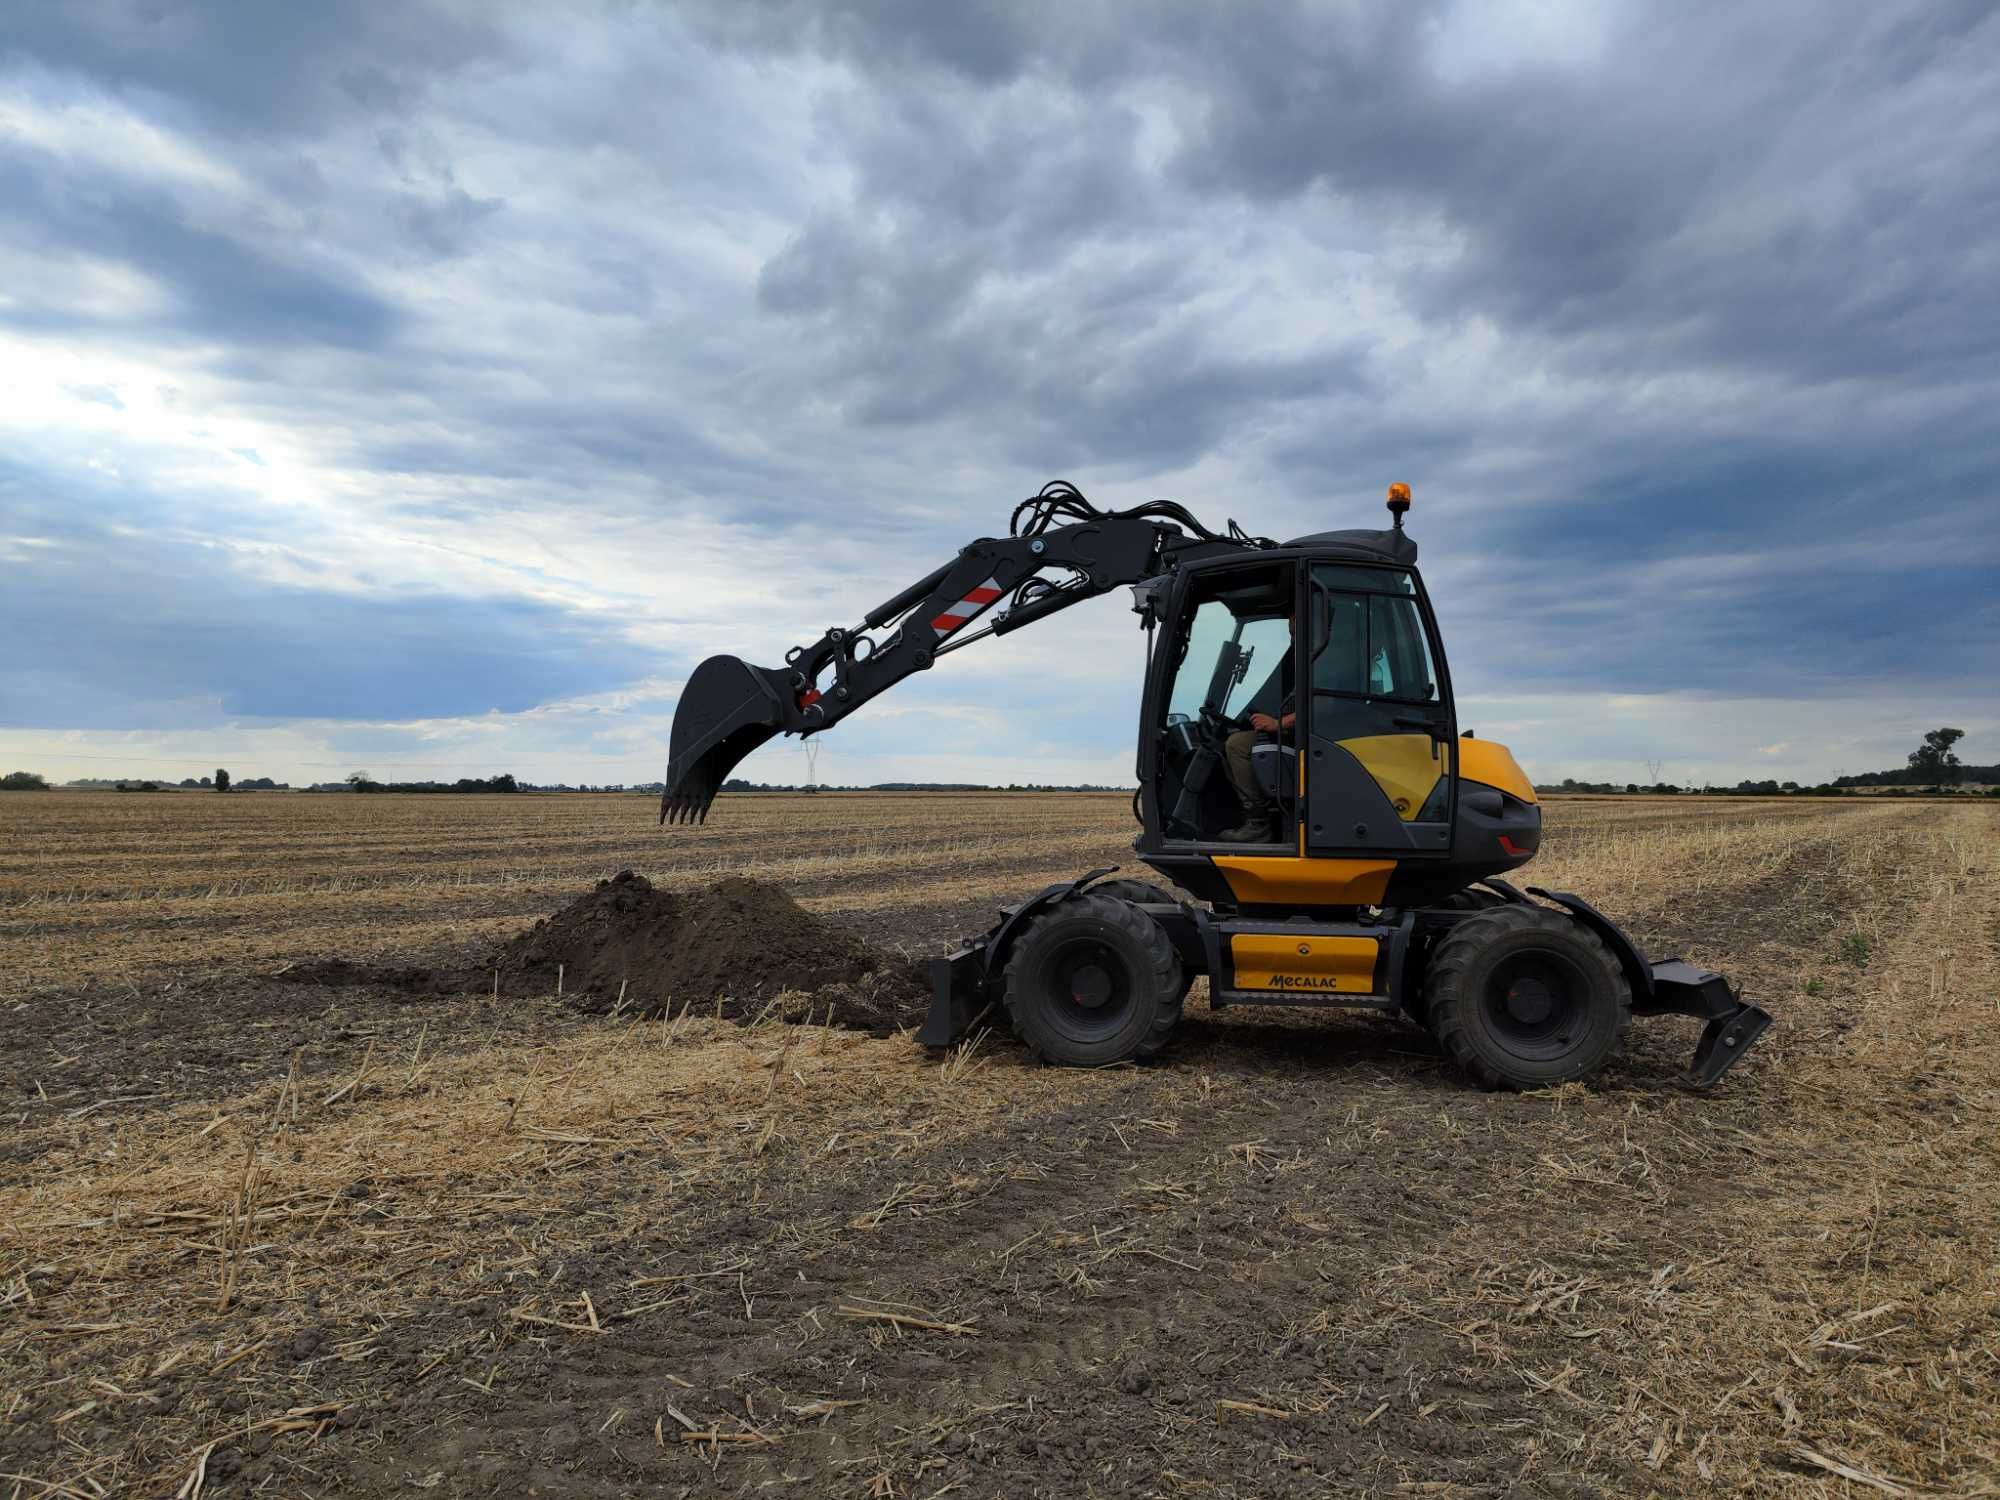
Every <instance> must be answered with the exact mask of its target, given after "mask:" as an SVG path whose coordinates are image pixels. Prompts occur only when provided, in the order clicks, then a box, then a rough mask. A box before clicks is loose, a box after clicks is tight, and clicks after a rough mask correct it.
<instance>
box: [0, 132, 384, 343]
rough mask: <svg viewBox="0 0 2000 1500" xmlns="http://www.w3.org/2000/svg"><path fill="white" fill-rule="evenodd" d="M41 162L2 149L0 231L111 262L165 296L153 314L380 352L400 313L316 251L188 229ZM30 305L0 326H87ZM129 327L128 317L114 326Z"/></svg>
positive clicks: (27, 245)
mask: <svg viewBox="0 0 2000 1500" xmlns="http://www.w3.org/2000/svg"><path fill="white" fill-rule="evenodd" d="M37 156H38V153H34V152H19V153H7V152H5V151H4V150H0V230H4V231H5V233H6V234H7V236H8V237H9V239H10V240H12V242H13V243H14V244H15V245H16V247H17V248H19V249H21V250H24V251H27V252H28V253H31V254H35V255H39V256H43V257H46V258H47V259H48V260H50V261H51V262H55V263H58V264H60V263H61V262H63V261H66V260H70V259H72V258H75V257H79V256H83V257H93V258H100V259H103V260H107V261H112V262H116V263H119V264H122V265H125V266H129V267H132V268H133V269H135V270H138V271H141V272H143V273H144V274H145V275H146V276H147V277H148V278H150V279H151V280H153V281H154V282H155V283H157V284H158V285H159V286H161V287H162V288H164V289H165V290H166V292H167V293H168V296H169V299H170V300H169V305H168V306H167V307H165V308H164V309H162V310H160V311H159V312H157V313H154V314H148V315H142V316H148V317H150V318H152V319H154V320H156V321H158V322H159V323H162V324H164V325H166V326H169V327H172V328H175V329H179V330H182V331H185V332H192V333H197V334H201V335H204V336H209V337H214V338H217V339H222V340H227V341H229V342H231V343H236V344H261V343H273V342H299V341H306V342H313V343H326V344H334V345H342V346H349V347H365V346H374V345H379V344H381V343H382V342H383V341H384V340H385V339H387V338H388V337H389V336H390V335H391V333H392V332H393V330H394V329H395V326H396V324H397V323H398V321H399V320H400V314H399V312H398V310H397V309H395V308H394V307H392V306H391V305H389V304H388V303H387V302H385V301H383V300H382V299H381V298H379V297H377V296H375V295H374V294H373V293H371V292H370V291H369V290H368V289H366V288H365V287H363V286H360V285H357V284H356V282H355V280H354V278H352V277H351V276H349V275H348V274H346V273H344V272H343V271H341V270H340V269H338V268H336V267H333V266H329V265H327V264H325V263H324V262H323V261H320V262H318V263H316V258H315V257H314V256H313V254H312V253H311V252H310V251H305V250H298V249H293V250H291V251H290V252H289V253H288V252H285V251H281V250H276V249H266V248H264V247H260V246H258V245H254V244H250V243H246V242H244V241H242V240H239V239H236V238H233V237H231V236H229V235H226V234H221V233H217V232H215V231H213V230H209V229H205V228H202V227H199V226H198V225H196V224H191V223H189V222H188V220H187V216H186V215H185V214H184V211H183V210H182V208H181V207H180V206H179V205H177V204H176V203H175V202H174V201H173V200H172V198H171V197H169V196H168V195H167V194H165V193H162V192H159V191H157V190H153V189H149V188H144V187H129V186H124V185H121V184H118V183H115V182H114V181H111V180H107V179H105V178H103V177H99V176H95V175H94V174H90V173H87V172H83V171H79V170H77V169H74V168H71V169H67V170H58V169H56V167H55V164H54V163H53V162H51V161H49V160H48V159H47V158H46V157H42V158H41V159H37ZM82 320H83V319H80V318H79V315H77V314H75V313H73V312H53V311H51V310H50V309H48V308H46V307H42V306H37V305H35V304H32V303H15V304H14V305H13V306H11V307H8V308H4V309H0V323H7V324H12V325H14V326H16V327H23V328H40V329H46V330H48V331H51V332H57V331H60V330H61V329H62V328H63V327H64V326H65V325H66V324H69V323H72V322H76V321H82ZM118 321H119V322H120V323H121V324H124V325H126V326H128V327H129V324H130V322H131V319H130V316H129V315H121V316H119V318H118Z"/></svg>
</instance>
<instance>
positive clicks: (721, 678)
mask: <svg viewBox="0 0 2000 1500" xmlns="http://www.w3.org/2000/svg"><path fill="white" fill-rule="evenodd" d="M1011 529H1012V533H1013V534H1012V535H1009V536H1005V537H997V538H995V537H982V538H980V539H979V540H977V541H974V542H971V543H969V544H968V545H967V546H965V547H964V548H963V549H962V550H961V551H960V552H959V554H958V556H957V557H955V558H953V559H952V560H951V561H950V562H948V563H945V564H944V565H943V566H941V567H939V568H937V569H935V570H934V571H933V572H931V573H929V574H927V575H926V576H924V577H923V578H920V579H918V580H917V581H916V582H915V583H913V584H911V585H910V586H909V587H907V588H905V589H903V590H902V591H901V592H900V593H897V594H895V595H894V596H893V597H891V598H889V599H886V600H884V601H883V602H882V603H881V604H879V605H877V606H876V607H875V608H874V609H873V610H871V611H869V613H868V615H867V617H866V618H865V619H863V621H862V622H861V624H860V626H859V627H856V628H852V629H850V628H846V627H839V626H836V627H835V628H833V629H831V630H829V631H827V632H826V634H825V635H823V636H821V637H820V638H819V639H818V640H817V641H814V642H813V643H812V644H811V645H809V646H798V647H794V648H793V649H792V650H791V651H789V652H787V653H786V656H785V665H784V666H782V667H759V666H753V665H751V664H750V663H748V662H746V661H743V660H742V659H741V658H739V657H734V656H711V657H709V658H708V659H707V660H706V661H704V662H702V663H701V665H700V666H698V667H696V668H695V669H694V672H693V674H692V675H691V676H690V677H689V678H688V682H687V686H686V687H685V688H684V689H682V691H681V699H680V704H679V706H678V707H677V708H676V709H675V711H674V734H673V741H672V744H671V746H670V747H669V750H668V761H667V779H666V786H665V789H664V791H663V792H662V794H661V798H660V821H661V822H663V823H665V822H676V823H688V822H703V821H706V819H707V817H708V809H709V806H710V804H711V803H713V802H714V800H715V794H716V793H717V792H718V791H720V790H721V788H722V783H723V782H724V781H725V780H727V779H728V777H729V774H730V773H731V772H732V771H734V770H735V769H736V767H737V765H738V764H739V763H740V762H741V761H742V760H743V758H744V757H745V756H747V755H749V754H750V753H751V752H752V751H753V750H755V749H757V747H758V746H760V745H762V744H763V743H764V742H765V741H766V740H769V739H770V738H772V736H774V735H778V734H799V735H806V734H816V733H818V732H819V731H820V730H823V729H828V728H831V727H832V726H833V725H834V724H837V723H839V722H840V720H842V719H843V718H845V717H846V716H847V715H848V714H850V713H852V712H854V710H855V709H857V708H859V707H860V706H861V705H862V704H864V703H866V702H867V701H868V700H869V699H871V698H873V697H875V696H876V695H877V694H879V693H883V692H886V691H887V690H888V689H890V688H892V687H894V686H895V685H896V684H897V683H899V682H901V681H902V680H903V679H904V678H906V677H908V676H909V675H910V674H911V673H913V672H921V671H923V670H924V669H925V668H927V667H929V666H930V665H931V664H932V663H933V662H935V661H936V660H937V658H938V657H940V656H942V655H944V654H946V653H947V652H949V651H954V650H957V649H958V648H959V647H960V646H964V645H970V644H971V643H972V642H973V641H975V640H979V639H982V638H983V637H985V636H987V635H1005V634H1007V633H1008V632H1009V631H1013V630H1018V629H1020V628H1021V627H1022V626H1024V625H1031V624H1033V623H1034V622H1035V621H1037V620H1042V619H1046V618H1047V617H1048V616H1050V615H1052V614H1055V613H1056V612H1058V611H1059V610H1063V609H1067V608H1069V606H1071V605H1072V604H1077V603H1080V602H1082V601H1083V600H1085V599H1091V598H1095V597H1096V596H1097V595H1099V594H1103V593H1106V592H1108V591H1109V590H1111V589H1114V588H1117V587H1119V586H1120V585H1121V584H1131V583H1139V582H1142V581H1144V580H1145V579H1148V578H1152V577H1156V576H1158V575H1159V574H1161V573H1165V572H1170V571H1172V569H1173V568H1175V567H1176V566H1178V565H1179V564H1180V563H1182V562H1186V561H1189V560H1192V559H1194V558H1197V557H1212V556H1215V555H1217V554H1218V553H1220V552H1225V551H1244V550H1254V549H1257V548H1261V547H1268V546H1270V545H1272V544H1271V543H1270V542H1269V541H1267V540H1265V539H1263V538H1260V537H1251V536H1246V535H1244V534H1243V533H1242V532H1241V531H1240V530H1238V529H1236V527H1235V526H1234V524H1233V523H1232V524H1231V527H1230V530H1229V532H1228V533H1227V534H1218V533H1215V532H1211V531H1209V530H1207V528H1205V527H1203V526H1202V525H1201V523H1200V522H1198V521H1196V520H1195V518H1194V517H1193V516H1192V515H1190V514H1189V513H1188V512H1187V511H1186V510H1184V509H1182V507H1180V506H1178V505H1175V504H1173V503H1171V502H1169V501H1155V502H1153V503H1151V504H1148V505H1141V506H1136V507H1134V508H1133V509H1131V510H1124V511H1101V510H1098V509H1096V508H1095V507H1094V506H1092V505H1090V503H1089V502H1088V501H1086V500H1085V499H1084V498H1083V496H1082V495H1081V494H1080V493H1078V492H1077V490H1076V489H1075V488H1074V487H1072V486H1070V485H1067V484H1063V483H1061V482H1057V483H1055V484H1051V485H1049V486H1047V487H1046V488H1044V489H1043V491H1042V492H1041V494H1039V495H1037V496H1035V497H1033V498H1032V499H1029V500H1026V501H1023V502H1022V503H1021V505H1019V506H1017V507H1016V508H1015V512H1014V517H1013V522H1012V527H1011ZM1003 599H1005V600H1007V601H1008V607H1007V609H1006V610H1005V612H1004V613H1002V614H1001V615H1000V616H998V617H997V618H996V619H995V620H994V622H993V624H992V625H990V626H988V627H987V628H986V629H984V630H979V631H975V632H972V633H970V634H962V633H961V632H964V631H965V627H966V626H968V625H970V624H971V623H972V622H973V621H974V620H976V619H978V618H979V617H980V616H982V615H983V614H985V613H986V611H987V610H989V609H990V608H992V607H993V606H994V605H996V604H998V603H999V602H1000V601H1001V600H1003ZM884 630H886V631H887V634H885V635H881V636H879V637H878V636H877V635H876V634H874V632H878V631H884Z"/></svg>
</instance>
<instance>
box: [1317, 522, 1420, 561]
mask: <svg viewBox="0 0 2000 1500" xmlns="http://www.w3.org/2000/svg"><path fill="white" fill-rule="evenodd" d="M1294 548H1296V549H1297V550H1299V551H1302V552H1304V551H1310V552H1314V553H1318V554H1321V555H1323V556H1332V557H1338V558H1341V559H1343V560H1347V561H1352V562H1372V563H1394V564H1396V565H1397V566H1398V567H1404V568H1413V567H1415V566H1416V565H1417V543H1416V540H1415V538H1413V537H1412V536H1411V535H1410V534H1409V533H1408V532H1407V531H1366V530H1354V531H1315V532H1314V533H1313V534H1312V535H1311V536H1301V537H1294V538H1292V540H1291V541H1289V542H1286V543H1285V550H1286V551H1287V552H1289V551H1292V550H1293V549H1294Z"/></svg>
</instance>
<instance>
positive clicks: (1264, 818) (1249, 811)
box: [1216, 802, 1278, 844]
mask: <svg viewBox="0 0 2000 1500" xmlns="http://www.w3.org/2000/svg"><path fill="white" fill-rule="evenodd" d="M1216 837H1217V838H1219V839H1221V840H1222V842H1223V843H1225V844H1268V843H1272V842H1273V841H1275V840H1276V838H1277V837H1278V830H1277V818H1276V816H1275V813H1274V810H1273V808H1272V807H1271V804H1270V803H1268V802H1245V803H1244V804H1243V821H1242V822H1241V823H1238V824H1237V825H1236V826H1235V827H1234V828H1225V829H1223V830H1222V832H1221V833H1219V834H1217V835H1216Z"/></svg>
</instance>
